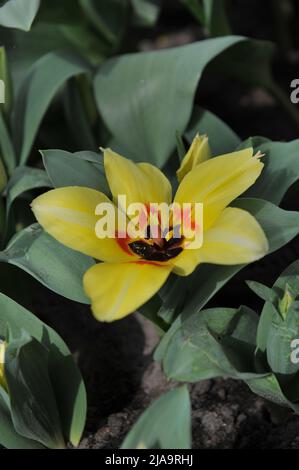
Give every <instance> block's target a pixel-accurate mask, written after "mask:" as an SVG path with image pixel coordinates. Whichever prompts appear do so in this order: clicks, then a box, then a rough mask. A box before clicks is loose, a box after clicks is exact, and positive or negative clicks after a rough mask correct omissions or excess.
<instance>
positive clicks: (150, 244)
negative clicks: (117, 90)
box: [32, 136, 268, 322]
mask: <svg viewBox="0 0 299 470" xmlns="http://www.w3.org/2000/svg"><path fill="white" fill-rule="evenodd" d="M260 156H261V155H259V154H258V155H256V156H253V149H252V148H248V149H245V150H240V151H237V152H234V153H230V154H226V155H222V156H218V157H214V158H209V157H210V150H209V147H208V141H207V138H206V137H200V136H196V137H195V139H194V141H193V143H192V145H191V148H190V150H189V152H188V153H187V154H186V156H185V158H184V159H183V161H182V164H181V167H180V169H179V171H178V178H179V181H180V184H179V187H178V190H177V192H176V194H175V197H174V202H176V203H179V204H183V203H202V204H203V244H202V246H201V247H200V248H198V249H189V250H188V249H186V240H184V238H183V237H182V238H181V239H179V240H176V242H175V243H173V244H172V241H173V240H172V239H171V235H169V233H168V235H167V238H166V237H165V238H161V237H160V238H159V240H158V241H157V240H155V239H154V240H153V239H148V238H146V239H144V240H143V241H141V242H139V244H138V243H135V241H134V240H132V239H129V238H120V237H118V236H117V234H115V237H114V238H108V237H106V238H98V237H97V236H96V233H95V226H96V223H97V221H98V217H97V215H96V213H95V212H96V207H97V206H98V204H100V203H102V202H107V203H109V204H113V203H112V202H111V201H109V199H108V198H107V197H106V196H105V195H104V194H103V193H101V192H99V191H96V190H94V189H89V188H83V187H66V188H58V189H53V190H51V191H49V192H47V193H45V194H43V195H41V196H39V197H37V198H36V199H35V200H34V201H33V203H32V210H33V212H34V214H35V216H36V218H37V220H38V222H39V223H40V224H41V225H42V227H43V228H44V230H45V231H46V232H48V233H49V234H50V235H52V236H53V237H54V238H56V239H57V240H58V241H59V242H61V243H63V244H64V245H66V246H68V247H70V248H73V249H74V250H77V251H80V252H82V253H85V254H86V255H89V256H92V257H93V258H95V259H97V260H100V261H102V262H101V263H98V264H96V265H94V266H92V267H91V268H90V269H89V270H88V271H87V272H86V273H85V275H84V279H83V283H84V288H85V291H86V293H87V295H88V296H89V297H90V299H91V303H92V311H93V313H94V315H95V317H96V318H97V319H98V320H101V321H106V322H111V321H114V320H117V319H120V318H123V317H125V316H126V315H128V314H130V313H132V312H134V311H135V310H136V309H138V308H139V307H140V306H141V305H142V304H144V303H145V302H146V301H147V300H149V299H150V298H151V297H152V296H153V295H154V294H155V293H156V292H157V291H158V290H159V289H160V288H161V287H162V285H163V284H164V283H165V281H166V279H167V278H168V276H169V275H170V273H171V272H174V273H176V274H178V275H180V276H187V275H189V274H191V273H192V272H193V271H194V269H195V268H196V267H197V266H198V264H200V263H215V264H224V265H234V264H243V263H250V262H252V261H256V260H258V259H259V258H261V257H263V256H264V255H265V254H266V253H267V251H268V242H267V239H266V237H265V234H264V232H263V230H262V228H261V227H260V225H259V223H258V222H257V221H256V219H255V218H254V217H253V216H252V215H251V214H249V213H248V212H246V211H244V210H241V209H237V208H232V207H228V205H229V204H230V203H231V202H232V201H233V200H234V199H236V198H237V197H238V196H240V195H241V194H242V193H244V191H246V190H247V189H248V188H249V187H250V186H252V185H253V184H254V182H255V181H256V179H257V178H258V177H259V175H260V173H261V171H262V168H263V163H262V162H261V161H260V158H259V157H260ZM104 166H105V172H106V177H107V181H108V183H109V187H110V190H111V193H112V195H113V198H114V200H116V199H117V197H118V195H126V198H127V201H128V204H130V203H136V202H138V203H143V204H145V205H147V204H149V203H161V202H166V203H167V204H170V203H171V201H172V188H171V185H170V183H169V181H168V179H167V178H166V177H165V175H164V174H163V173H162V172H161V171H160V170H159V169H158V168H156V167H155V166H153V165H151V164H149V163H134V162H133V161H131V160H128V159H126V158H124V157H122V156H120V155H118V154H117V153H115V152H113V151H112V150H110V149H106V150H104ZM169 237H170V239H169Z"/></svg>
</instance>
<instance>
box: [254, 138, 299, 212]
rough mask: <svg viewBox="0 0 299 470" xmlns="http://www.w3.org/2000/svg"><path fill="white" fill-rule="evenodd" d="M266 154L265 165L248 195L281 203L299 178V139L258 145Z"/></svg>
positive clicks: (263, 160)
mask: <svg viewBox="0 0 299 470" xmlns="http://www.w3.org/2000/svg"><path fill="white" fill-rule="evenodd" d="M257 148H258V150H260V151H261V152H262V153H264V154H265V156H264V157H263V158H262V162H263V163H264V164H265V167H264V169H263V171H262V174H261V176H260V177H259V178H258V180H257V181H256V183H255V184H254V186H252V187H251V188H250V189H249V190H248V191H247V192H246V197H257V198H261V199H266V200H267V201H270V202H273V203H274V204H279V203H280V202H281V200H282V198H283V196H284V195H285V193H286V192H287V190H288V189H289V188H290V187H291V186H292V184H293V183H295V181H297V180H298V178H299V140H294V141H292V142H271V141H269V142H266V143H263V144H262V145H259V146H258V147H256V149H257Z"/></svg>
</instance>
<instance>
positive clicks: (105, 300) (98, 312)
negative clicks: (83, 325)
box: [83, 262, 171, 322]
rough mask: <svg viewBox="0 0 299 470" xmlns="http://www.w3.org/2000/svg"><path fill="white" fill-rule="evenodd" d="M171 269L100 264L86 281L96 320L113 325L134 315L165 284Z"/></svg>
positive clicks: (166, 267) (145, 265)
mask: <svg viewBox="0 0 299 470" xmlns="http://www.w3.org/2000/svg"><path fill="white" fill-rule="evenodd" d="M170 272H171V266H167V265H166V266H164V265H159V264H155V263H150V262H134V263H99V264H96V265H95V266H93V267H92V268H90V269H89V270H88V271H87V272H86V274H85V275H84V278H83V283H84V288H85V291H86V294H87V295H88V296H89V297H90V298H91V301H92V311H93V313H94V316H95V317H96V318H97V319H98V320H100V321H105V322H112V321H114V320H118V319H120V318H123V317H125V316H126V315H128V314H130V313H132V312H134V311H135V310H136V309H138V307H140V306H141V305H142V304H144V303H145V302H146V301H147V300H149V299H150V298H151V297H152V296H153V295H154V294H155V293H156V292H157V291H158V290H159V289H160V288H161V287H162V285H163V284H164V282H165V281H166V279H167V277H168V275H169V274H170Z"/></svg>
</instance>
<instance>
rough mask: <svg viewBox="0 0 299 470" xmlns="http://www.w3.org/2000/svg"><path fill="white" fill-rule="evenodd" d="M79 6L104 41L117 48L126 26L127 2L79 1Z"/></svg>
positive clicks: (104, 0)
mask: <svg viewBox="0 0 299 470" xmlns="http://www.w3.org/2000/svg"><path fill="white" fill-rule="evenodd" d="M79 4H80V6H81V8H82V9H83V12H84V13H85V15H86V17H87V18H88V20H89V21H90V22H91V24H92V25H93V26H94V27H95V28H96V29H97V31H98V32H99V33H100V34H101V36H102V37H103V38H104V39H105V41H106V42H107V43H108V44H109V45H111V46H113V47H117V46H118V44H119V43H120V40H121V39H122V37H123V35H124V33H125V30H126V26H127V18H128V2H127V0H101V1H100V2H99V1H97V0H79Z"/></svg>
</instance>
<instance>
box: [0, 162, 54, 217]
mask: <svg viewBox="0 0 299 470" xmlns="http://www.w3.org/2000/svg"><path fill="white" fill-rule="evenodd" d="M51 186H52V184H51V181H50V180H49V178H48V176H47V174H46V172H45V171H44V170H39V169H37V168H30V167H28V166H20V167H18V168H16V169H15V171H14V173H13V175H12V177H11V178H10V180H9V182H8V185H7V188H6V201H7V203H6V214H7V217H8V216H9V212H10V209H11V206H12V204H13V202H14V201H15V200H16V199H17V198H18V197H19V196H20V195H21V194H23V193H25V192H26V191H30V190H31V189H37V188H50V187H51Z"/></svg>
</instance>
